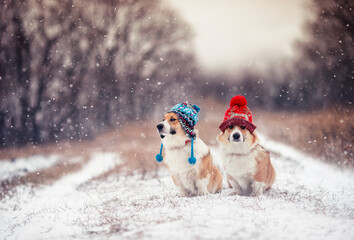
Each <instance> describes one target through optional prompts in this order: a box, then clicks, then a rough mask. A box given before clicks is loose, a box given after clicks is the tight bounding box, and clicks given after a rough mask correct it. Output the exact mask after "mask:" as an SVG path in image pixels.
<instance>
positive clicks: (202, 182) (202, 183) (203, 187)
mask: <svg viewBox="0 0 354 240" xmlns="http://www.w3.org/2000/svg"><path fill="white" fill-rule="evenodd" d="M208 183H209V178H203V179H197V180H196V181H195V186H196V187H197V192H198V195H205V194H207V193H208V187H207V186H208Z"/></svg>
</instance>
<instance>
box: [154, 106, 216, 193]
mask: <svg viewBox="0 0 354 240" xmlns="http://www.w3.org/2000/svg"><path fill="white" fill-rule="evenodd" d="M198 111H199V107H197V106H196V105H193V106H191V105H189V104H187V103H182V104H177V105H176V106H174V107H173V108H172V109H171V111H170V112H168V113H166V114H165V116H164V119H163V121H162V122H160V123H159V124H158V125H157V126H156V127H157V130H158V132H159V134H160V137H161V141H162V144H161V149H162V146H163V148H164V156H163V159H162V156H161V155H160V154H161V152H162V150H160V154H158V155H157V156H156V159H157V160H158V161H162V160H163V161H164V162H165V163H166V165H167V167H168V170H169V172H170V174H171V176H172V179H173V181H174V183H175V184H176V186H177V187H178V189H179V193H180V195H181V196H196V195H204V194H207V193H217V192H221V190H222V176H221V173H220V171H219V169H218V168H216V167H215V166H214V165H213V161H212V156H211V154H210V150H209V148H208V147H207V145H206V144H205V143H204V142H203V141H202V140H201V139H200V138H198V137H197V136H196V134H195V133H194V125H195V124H196V122H197V121H198V118H197V113H198ZM191 155H192V156H191Z"/></svg>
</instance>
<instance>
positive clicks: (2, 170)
mask: <svg viewBox="0 0 354 240" xmlns="http://www.w3.org/2000/svg"><path fill="white" fill-rule="evenodd" d="M58 160H59V157H58V156H57V155H51V156H40V155H35V156H32V157H29V158H17V159H13V160H1V161H0V181H3V180H5V179H9V178H13V177H20V176H24V175H27V174H28V173H29V172H36V171H40V170H42V169H45V168H48V167H51V166H53V165H54V164H56V163H57V162H58Z"/></svg>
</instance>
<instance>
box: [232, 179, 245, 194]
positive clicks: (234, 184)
mask: <svg viewBox="0 0 354 240" xmlns="http://www.w3.org/2000/svg"><path fill="white" fill-rule="evenodd" d="M229 183H230V184H231V186H232V192H231V193H230V195H242V188H241V186H240V185H239V184H238V182H237V181H236V180H234V179H232V178H229Z"/></svg>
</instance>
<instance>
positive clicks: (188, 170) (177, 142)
mask: <svg viewBox="0 0 354 240" xmlns="http://www.w3.org/2000/svg"><path fill="white" fill-rule="evenodd" d="M164 140H165V141H164V142H163V143H164V146H166V148H165V159H164V161H165V163H166V164H167V166H168V169H169V171H170V173H171V175H172V176H173V177H174V179H175V180H176V181H177V182H178V186H179V188H180V193H181V194H182V195H189V194H200V193H199V191H200V190H201V189H197V188H198V187H197V185H198V182H197V181H198V180H197V176H198V174H199V172H198V171H199V165H200V163H201V161H202V158H203V157H205V156H206V155H207V154H208V152H209V149H208V147H207V146H206V145H205V143H204V142H203V141H202V140H201V139H199V138H197V139H196V140H194V144H193V145H194V146H193V147H194V157H195V158H196V159H197V161H196V163H195V164H194V165H192V164H190V163H189V162H188V158H190V157H191V143H187V144H186V143H185V141H186V140H187V139H186V138H181V139H178V138H176V137H174V139H173V142H171V141H169V140H171V139H169V138H167V139H164ZM206 185H207V183H206ZM205 188H206V186H205Z"/></svg>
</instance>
